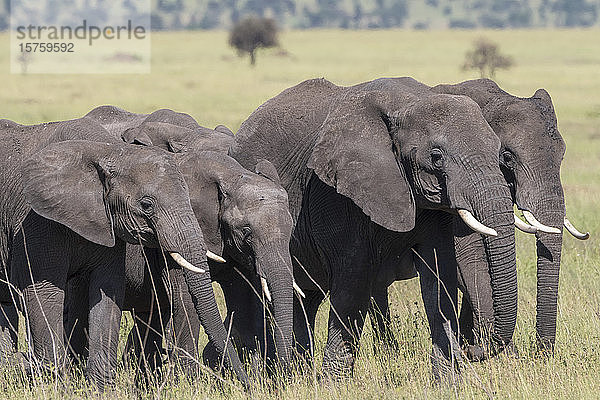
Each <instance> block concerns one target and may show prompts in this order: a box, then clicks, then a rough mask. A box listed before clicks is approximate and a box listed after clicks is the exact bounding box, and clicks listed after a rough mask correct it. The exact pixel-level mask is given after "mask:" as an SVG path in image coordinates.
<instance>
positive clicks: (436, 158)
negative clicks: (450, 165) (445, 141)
mask: <svg viewBox="0 0 600 400" xmlns="http://www.w3.org/2000/svg"><path fill="white" fill-rule="evenodd" d="M431 165H433V168H434V169H442V168H444V153H443V152H442V150H440V149H433V150H431Z"/></svg>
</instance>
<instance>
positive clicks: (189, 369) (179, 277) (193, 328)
mask: <svg viewBox="0 0 600 400" xmlns="http://www.w3.org/2000/svg"><path fill="white" fill-rule="evenodd" d="M169 279H170V280H171V285H172V293H173V297H172V300H171V301H172V305H173V315H172V326H173V332H172V338H171V339H172V343H171V344H170V345H171V346H172V348H173V354H172V356H174V358H175V360H177V362H178V363H179V366H180V367H181V368H182V369H183V371H184V372H185V373H186V374H187V375H189V376H196V374H197V373H198V371H199V366H200V364H199V360H200V355H199V352H198V336H199V335H200V320H199V319H198V314H197V313H196V311H195V309H194V303H193V302H192V297H191V295H190V292H189V290H188V287H187V284H186V283H185V279H184V276H183V271H182V270H181V269H171V270H170V271H169ZM209 343H210V342H209ZM215 351H216V350H215Z"/></svg>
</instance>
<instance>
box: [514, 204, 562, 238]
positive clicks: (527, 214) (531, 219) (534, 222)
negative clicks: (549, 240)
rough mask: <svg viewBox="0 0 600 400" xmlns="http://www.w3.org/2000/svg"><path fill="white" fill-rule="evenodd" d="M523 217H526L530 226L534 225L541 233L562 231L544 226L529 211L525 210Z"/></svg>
mask: <svg viewBox="0 0 600 400" xmlns="http://www.w3.org/2000/svg"><path fill="white" fill-rule="evenodd" d="M523 216H524V217H525V219H526V220H527V222H529V224H530V225H532V226H533V227H535V228H536V229H537V230H538V231H540V232H545V233H557V234H559V233H561V230H560V229H558V228H553V227H551V226H547V225H544V224H542V223H541V222H540V221H538V220H537V219H536V218H535V217H534V216H533V214H532V213H531V212H529V211H527V210H523Z"/></svg>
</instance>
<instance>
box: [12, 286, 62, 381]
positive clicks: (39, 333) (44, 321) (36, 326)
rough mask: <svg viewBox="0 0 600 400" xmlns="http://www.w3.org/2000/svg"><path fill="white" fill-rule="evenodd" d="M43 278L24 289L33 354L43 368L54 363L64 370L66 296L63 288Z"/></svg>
mask: <svg viewBox="0 0 600 400" xmlns="http://www.w3.org/2000/svg"><path fill="white" fill-rule="evenodd" d="M38 276H39V275H38ZM39 278H40V280H39V281H37V282H35V283H33V284H30V285H29V286H27V287H26V288H25V289H24V290H23V297H24V303H25V314H26V316H27V322H28V325H29V330H30V335H31V340H32V342H33V354H34V356H35V359H36V362H39V363H40V366H41V367H46V366H50V365H52V364H53V365H55V366H56V367H57V368H58V370H59V371H62V370H63V368H64V363H65V355H66V354H65V347H64V335H63V318H62V311H63V301H64V298H65V293H64V289H63V288H62V287H60V286H56V285H55V284H54V283H52V282H51V281H48V280H46V279H44V278H42V277H41V276H39Z"/></svg>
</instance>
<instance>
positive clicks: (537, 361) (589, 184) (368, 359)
mask: <svg viewBox="0 0 600 400" xmlns="http://www.w3.org/2000/svg"><path fill="white" fill-rule="evenodd" d="M599 35H600V31H597V30H556V31H541V30H524V31H485V32H480V31H403V30H395V31H359V32H357V31H302V32H285V33H284V34H282V35H281V40H280V41H281V44H282V47H283V48H284V49H285V50H286V51H287V52H288V55H287V56H282V55H281V54H280V53H278V52H277V51H275V50H265V51H263V52H261V53H259V54H258V58H257V66H256V68H253V69H252V68H250V67H249V63H248V60H247V59H240V58H237V57H236V56H235V53H234V52H233V51H232V50H231V49H229V48H228V47H227V45H226V41H227V39H226V33H225V32H182V33H160V34H158V33H157V34H153V36H152V43H153V44H152V52H153V53H152V73H151V74H149V75H27V76H24V75H10V74H9V73H8V70H9V67H8V48H9V47H8V36H6V35H3V36H0V48H3V49H5V50H4V51H3V52H2V53H1V54H0V79H2V81H3V84H2V90H0V104H1V105H2V110H1V114H0V117H1V118H8V119H11V120H14V121H17V122H20V123H38V122H43V121H50V120H60V119H68V118H74V117H79V116H81V115H83V114H85V113H86V112H87V111H89V110H90V109H92V108H93V107H95V106H98V105H102V104H114V105H117V106H120V107H123V108H125V109H128V110H131V111H136V112H150V111H152V110H155V109H157V108H161V107H168V108H172V109H175V110H178V111H184V112H187V113H189V114H191V115H192V116H194V117H195V118H196V119H197V120H198V121H199V123H200V124H201V125H205V126H208V127H213V126H215V125H217V124H220V123H223V124H226V125H228V126H229V127H230V128H231V129H233V130H235V129H237V128H238V127H239V125H240V123H241V122H242V121H243V120H244V119H245V118H246V117H247V116H248V115H249V114H250V113H251V112H252V111H253V110H254V109H255V108H256V107H257V106H259V105H260V104H261V103H262V102H264V101H265V100H267V99H268V98H270V97H272V96H274V95H276V94H277V93H279V92H280V91H282V90H283V89H285V88H287V87H289V86H292V85H294V84H296V83H298V82H300V81H302V80H304V79H308V78H313V77H325V78H327V79H329V80H331V81H333V82H335V83H337V84H344V85H346V84H347V85H349V84H354V83H358V82H362V81H366V80H371V79H374V78H377V77H383V76H412V77H414V78H416V79H418V80H420V81H422V82H424V83H427V84H437V83H441V82H448V83H449V82H458V81H462V80H465V79H470V78H475V77H477V76H476V75H475V73H474V72H471V73H467V72H463V71H461V70H460V65H461V64H462V62H463V58H464V53H465V51H466V50H467V49H468V48H469V47H470V46H471V43H472V41H473V40H474V39H476V38H477V37H479V36H486V37H488V38H490V39H492V40H494V41H497V42H499V43H500V44H501V50H502V51H503V52H505V53H507V54H509V55H511V56H513V57H514V59H515V61H516V66H515V67H513V68H512V69H511V70H509V71H499V72H498V74H497V79H496V80H497V82H498V83H499V84H500V85H501V86H502V87H503V88H504V89H505V90H508V91H509V92H511V93H513V94H516V95H520V96H531V95H532V94H533V93H534V92H535V90H536V89H537V88H540V87H544V88H546V89H547V90H548V91H549V92H550V94H551V95H552V97H553V101H554V105H555V108H556V113H557V116H558V120H559V129H560V131H561V133H562V135H563V137H564V139H565V141H566V143H567V153H566V157H565V160H564V162H563V167H562V178H563V183H564V186H565V191H566V201H567V209H568V214H569V216H570V219H571V221H573V222H574V223H575V224H576V225H577V226H580V227H582V228H584V229H586V230H589V231H590V232H591V234H592V237H591V239H590V240H588V241H586V242H580V241H576V240H575V239H573V238H572V237H570V236H568V235H565V240H564V252H563V263H562V268H561V286H560V297H559V319H558V334H557V346H556V354H555V356H554V357H552V358H549V359H546V358H535V357H533V346H534V343H535V327H534V322H535V251H534V238H532V237H526V236H524V235H522V234H520V233H519V234H518V238H517V241H518V260H517V261H518V270H519V315H518V320H517V329H516V332H515V342H516V346H517V348H518V350H519V353H520V357H519V358H514V357H506V356H501V357H498V358H496V359H494V360H491V361H488V362H485V363H481V364H471V365H468V366H466V367H465V368H464V370H463V384H462V385H461V386H460V387H458V388H451V389H448V388H441V389H440V388H437V387H436V386H434V385H433V383H432V381H431V379H430V364H429V343H430V342H429V334H428V328H427V323H426V320H425V314H424V311H423V307H422V305H421V301H420V297H419V292H418V282H417V281H416V280H413V281H408V282H397V283H395V284H394V285H393V286H392V288H391V289H390V293H391V303H392V306H391V307H392V315H393V323H394V329H395V332H396V336H397V338H398V339H399V341H400V343H401V348H400V349H399V350H397V351H390V352H385V353H383V354H374V353H373V350H372V334H371V331H370V329H369V328H367V329H366V331H365V333H364V335H363V338H362V342H361V343H362V347H361V352H360V355H359V359H358V362H357V365H356V369H355V374H354V378H353V379H352V380H351V381H348V382H344V383H340V384H320V383H316V382H315V381H314V379H313V376H312V374H310V373H309V374H307V375H305V376H301V375H297V376H295V377H294V379H293V380H292V383H290V384H289V385H287V386H286V387H280V388H278V389H277V390H270V389H267V388H262V387H259V388H257V389H256V391H255V394H254V396H255V397H257V398H261V397H269V396H272V397H274V398H282V399H305V398H320V399H321V398H324V399H329V398H332V399H333V398H336V399H337V398H345V399H351V398H352V399H353V398H377V399H382V398H438V397H444V398H446V397H456V398H485V397H489V396H493V397H495V398H501V399H504V398H516V399H532V398H542V399H554V398H590V399H591V398H597V397H598V395H599V393H600V246H599V244H600V238H599V236H598V235H599V234H600V210H599V206H600V41H599V40H598V37H599ZM327 311H328V307H327V305H326V304H325V305H323V307H322V309H321V311H320V313H319V317H318V326H317V348H318V350H317V357H318V359H320V358H321V353H322V351H321V350H320V349H322V348H323V345H324V341H325V338H326V318H327ZM124 325H126V323H125V324H124ZM367 325H368V324H367ZM319 365H320V364H319V361H317V369H318V366H319ZM317 372H318V371H317ZM88 395H90V389H89V388H87V387H86V386H85V384H84V383H82V382H81V380H75V381H74V382H72V383H69V386H68V387H67V389H65V390H63V389H57V388H56V385H54V384H52V383H46V384H40V385H36V386H33V387H30V386H26V385H23V384H22V383H21V382H20V381H18V379H17V378H16V377H13V375H11V374H7V375H6V378H5V379H2V380H0V397H6V398H31V399H33V398H48V399H51V398H81V397H86V396H88ZM137 395H139V396H141V397H142V398H168V399H171V398H210V399H214V398H221V397H224V398H225V397H233V398H244V397H245V395H244V394H243V393H241V392H239V391H238V390H237V389H232V388H230V387H229V386H226V387H225V388H224V389H222V390H221V389H220V386H219V385H216V384H215V383H214V381H212V380H210V379H208V378H201V379H199V380H197V381H195V382H187V381H185V382H181V383H180V384H178V385H176V384H173V383H170V382H167V383H166V384H165V385H164V386H162V387H159V388H153V389H152V390H150V389H149V390H148V391H147V392H142V393H139V392H136V389H135V387H134V385H133V383H132V379H131V371H127V370H124V371H122V372H120V374H119V383H118V387H117V389H116V390H115V391H114V392H110V393H108V394H107V395H106V397H107V398H119V399H128V398H131V397H132V396H137Z"/></svg>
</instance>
